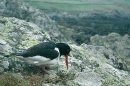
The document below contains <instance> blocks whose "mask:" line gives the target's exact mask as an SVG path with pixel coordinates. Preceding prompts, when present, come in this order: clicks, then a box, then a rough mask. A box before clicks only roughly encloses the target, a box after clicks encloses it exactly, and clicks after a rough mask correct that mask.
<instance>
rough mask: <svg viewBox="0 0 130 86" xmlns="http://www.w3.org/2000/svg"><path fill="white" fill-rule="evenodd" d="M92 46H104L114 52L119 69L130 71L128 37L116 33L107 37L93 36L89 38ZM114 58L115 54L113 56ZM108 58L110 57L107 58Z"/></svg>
mask: <svg viewBox="0 0 130 86" xmlns="http://www.w3.org/2000/svg"><path fill="white" fill-rule="evenodd" d="M90 41H91V44H92V45H98V46H105V47H106V48H110V49H112V50H113V51H114V52H116V53H117V54H118V55H119V57H117V58H116V61H117V62H118V63H119V68H121V69H124V70H129V71H130V47H129V46H130V36H129V35H128V34H126V35H124V36H121V35H119V34H118V33H111V34H109V35H107V36H99V35H95V36H92V37H91V38H90ZM114 55H115V56H116V54H114ZM108 58H110V56H108Z"/></svg>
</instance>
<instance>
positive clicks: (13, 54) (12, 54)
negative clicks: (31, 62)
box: [4, 53, 22, 57]
mask: <svg viewBox="0 0 130 86" xmlns="http://www.w3.org/2000/svg"><path fill="white" fill-rule="evenodd" d="M10 56H22V53H11V54H5V55H4V57H10Z"/></svg>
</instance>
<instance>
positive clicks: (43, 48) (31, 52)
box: [20, 42, 59, 59]
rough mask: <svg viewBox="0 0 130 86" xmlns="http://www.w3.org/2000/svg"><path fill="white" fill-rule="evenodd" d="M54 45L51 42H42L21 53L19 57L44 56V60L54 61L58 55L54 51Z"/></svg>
mask: <svg viewBox="0 0 130 86" xmlns="http://www.w3.org/2000/svg"><path fill="white" fill-rule="evenodd" d="M55 46H56V45H55V43H53V42H44V43H40V44H37V45H34V46H32V47H30V48H29V49H27V50H25V51H24V52H22V53H21V55H20V56H23V57H32V56H37V55H39V56H44V57H46V58H50V59H54V58H57V57H58V55H59V53H58V51H56V50H54V49H55Z"/></svg>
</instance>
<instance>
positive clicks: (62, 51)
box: [56, 43, 71, 56]
mask: <svg viewBox="0 0 130 86" xmlns="http://www.w3.org/2000/svg"><path fill="white" fill-rule="evenodd" d="M56 47H57V48H58V49H59V51H60V56H61V55H68V54H69V52H70V50H71V49H70V47H69V45H68V44H65V43H57V44H56Z"/></svg>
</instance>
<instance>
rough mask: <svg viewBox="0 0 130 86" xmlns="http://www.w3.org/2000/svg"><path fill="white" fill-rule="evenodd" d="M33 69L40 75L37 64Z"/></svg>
mask: <svg viewBox="0 0 130 86" xmlns="http://www.w3.org/2000/svg"><path fill="white" fill-rule="evenodd" d="M35 69H36V71H37V72H38V74H39V75H41V73H40V71H39V69H38V68H37V66H35Z"/></svg>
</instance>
